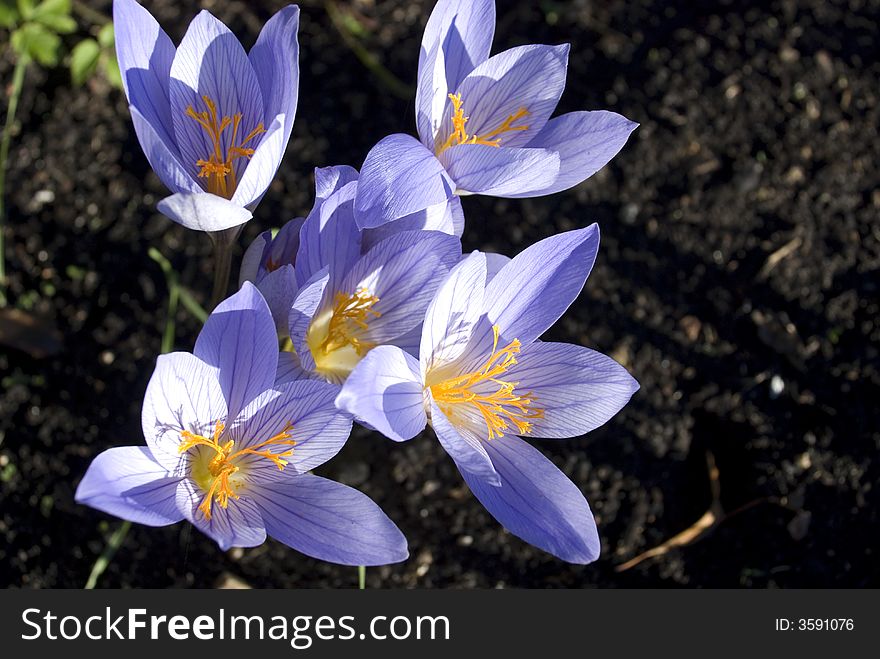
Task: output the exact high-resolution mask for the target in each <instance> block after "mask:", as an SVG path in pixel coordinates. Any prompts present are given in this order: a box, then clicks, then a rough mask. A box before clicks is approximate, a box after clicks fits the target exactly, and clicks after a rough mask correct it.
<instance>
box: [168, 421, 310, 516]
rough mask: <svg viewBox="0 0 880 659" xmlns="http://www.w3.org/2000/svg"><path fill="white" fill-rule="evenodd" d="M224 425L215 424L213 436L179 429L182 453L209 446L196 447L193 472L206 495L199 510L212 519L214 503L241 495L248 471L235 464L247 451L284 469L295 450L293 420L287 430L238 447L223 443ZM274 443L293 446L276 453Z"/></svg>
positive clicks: (221, 503)
mask: <svg viewBox="0 0 880 659" xmlns="http://www.w3.org/2000/svg"><path fill="white" fill-rule="evenodd" d="M224 428H225V426H224V425H223V424H222V423H220V422H219V421H218V422H217V424H216V425H215V426H214V434H213V435H212V436H211V437H205V436H203V435H196V434H195V433H192V432H190V431H189V430H184V431H182V432H181V433H180V438H181V440H182V441H181V442H180V446H179V447H178V449H177V450H178V452H179V453H185V452H186V451H189V450H190V449H192V448H196V447H206V448H207V449H208V450H207V451H201V450H199V451H197V452H195V453H194V454H193V455H192V461H191V470H190V476H191V478H192V480H193V481H195V483H196V485H198V486H199V487H200V488H201V489H202V490H203V491H204V492H205V498H204V500H203V501H202V503H201V505H199V510H201V511H202V514H203V515H204V516H205V519H211V504H212V503H213V502H217V504H219V505H220V507H221V508H226V506H228V505H229V497H232V498H233V499H238V492H236V490H237V489H240V488H241V487H242V486H243V485H244V481H245V474H244V473H243V471H242V466H244V465H239V464H235V463H236V462H237V461H238V460H239V459H240V458H242V457H244V456H246V455H255V456H258V457H260V458H265V459H266V460H271V461H272V462H273V463H274V464H275V466H276V467H278V469H280V470H282V471H283V470H284V467H285V465H287V460H285V459H284V458H288V457H290V456H291V455H292V454H293V446H295V445H296V442H295V441H294V440H292V439H290V437H291V433H290V431H291V430H292V429H293V424H292V423H290V422H288V423H287V424H286V425H285V426H284V430H282V431H281V432H280V433H278V434H277V435H275V436H274V437H271V438H269V439H267V440H266V441H264V442H260V443H259V444H256V445H255V446H249V447H247V448H243V449H238V450H237V451H236V450H234V449H235V441H233V440H231V439H230V440H229V441H228V442H224V443H223V444H221V443H220V436H221V435H222V434H223V429H224ZM274 446H290V447H291V448H289V449H287V450H285V451H282V452H280V453H273V452H272V450H271V448H269V447H274Z"/></svg>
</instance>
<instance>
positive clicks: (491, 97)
mask: <svg viewBox="0 0 880 659" xmlns="http://www.w3.org/2000/svg"><path fill="white" fill-rule="evenodd" d="M494 31H495V3H494V0H439V1H438V2H437V5H436V6H435V8H434V11H433V12H432V13H431V17H430V18H429V19H428V23H427V25H426V26H425V33H424V36H423V38H422V48H421V54H420V56H419V73H418V86H417V92H416V123H417V128H418V135H419V139H418V140H417V139H415V138H413V137H410V136H409V135H403V134H395V135H391V136H389V137H386V138H385V139H383V140H382V141H380V142H379V143H378V144H377V145H376V146H375V147H373V149H372V150H371V151H370V153H369V154H368V155H367V158H366V160H365V162H364V165H363V168H362V169H361V186H360V189H359V190H358V198H357V203H356V206H357V211H358V222H359V223H360V224H361V226H362V227H371V226H376V224H375V223H376V222H379V223H384V222H389V221H391V220H395V219H397V218H400V217H403V216H405V215H408V214H410V213H413V212H415V211H417V210H421V209H423V208H425V207H426V206H429V205H433V204H437V203H440V202H442V201H443V200H445V199H448V198H449V197H450V196H451V195H453V194H459V195H461V194H484V195H492V196H496V197H537V196H540V195H546V194H551V193H553V192H559V191H561V190H566V189H568V188H570V187H572V186H574V185H576V184H578V183H580V182H581V181H583V180H584V179H586V178H587V177H589V176H592V175H593V174H594V173H595V172H596V171H598V170H599V169H601V168H602V167H603V166H605V164H606V163H607V162H608V161H609V160H611V158H613V157H614V156H615V154H617V152H618V151H620V149H621V148H622V147H623V145H624V143H625V142H626V140H627V138H628V136H629V134H630V133H631V132H632V131H633V130H634V129H635V128H636V126H637V124H635V123H633V122H632V121H629V120H628V119H626V118H625V117H622V116H620V115H619V114H615V113H614V112H607V111H602V110H600V111H594V112H571V113H568V114H564V115H561V116H559V117H556V118H553V119H551V118H550V115H551V114H553V111H554V110H555V109H556V105H557V103H558V101H559V98H560V96H561V95H562V91H563V89H564V87H565V77H566V69H567V67H568V51H569V46H568V45H567V44H566V45H561V46H543V45H527V46H519V47H516V48H511V49H510V50H506V51H504V52H502V53H499V54H497V55H494V56H492V57H489V51H490V48H491V46H492V37H493V34H494Z"/></svg>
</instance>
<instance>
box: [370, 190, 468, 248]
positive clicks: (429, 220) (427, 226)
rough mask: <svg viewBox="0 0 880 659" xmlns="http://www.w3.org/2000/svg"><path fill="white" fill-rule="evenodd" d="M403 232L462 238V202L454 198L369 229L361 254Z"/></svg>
mask: <svg viewBox="0 0 880 659" xmlns="http://www.w3.org/2000/svg"><path fill="white" fill-rule="evenodd" d="M402 231H439V232H441V233H448V234H449V235H450V236H456V237H458V238H461V234H462V233H464V211H463V210H462V208H461V200H460V199H459V198H458V197H452V199H450V200H448V201H444V202H442V203H439V204H435V205H434V206H431V207H429V208H426V209H425V210H422V211H418V212H417V213H413V214H412V215H407V216H406V217H401V218H400V219H399V220H394V221H393V222H388V223H387V224H383V225H382V226H378V227H376V228H375V229H367V230H366V231H364V232H363V233H362V239H361V252H367V251H368V250H369V249H371V248H372V247H373V246H374V245H376V243H378V242H381V241H382V240H385V239H386V238H390V237H391V236H393V235H394V234H395V233H400V232H402Z"/></svg>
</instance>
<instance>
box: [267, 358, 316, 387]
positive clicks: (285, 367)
mask: <svg viewBox="0 0 880 659" xmlns="http://www.w3.org/2000/svg"><path fill="white" fill-rule="evenodd" d="M310 378H311V374H309V373H306V372H305V371H304V370H303V368H302V366H300V363H299V357H297V356H296V355H295V354H293V353H292V352H287V351H282V352H280V353H278V370H277V371H276V372H275V384H274V385H273V387H274V388H275V389H277V388H278V387H280V386H281V385H282V384H287V383H288V382H296V381H297V380H308V379H310Z"/></svg>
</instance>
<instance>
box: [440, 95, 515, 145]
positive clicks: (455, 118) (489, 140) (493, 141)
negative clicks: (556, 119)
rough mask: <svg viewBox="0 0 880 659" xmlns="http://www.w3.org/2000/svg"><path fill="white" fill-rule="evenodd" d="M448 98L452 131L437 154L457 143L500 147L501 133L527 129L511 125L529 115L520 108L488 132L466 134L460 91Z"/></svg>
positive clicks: (466, 119) (466, 120) (466, 118)
mask: <svg viewBox="0 0 880 659" xmlns="http://www.w3.org/2000/svg"><path fill="white" fill-rule="evenodd" d="M449 100H450V101H452V132H451V133H450V134H449V137H447V138H446V141H445V142H444V143H443V144H441V145H440V146H439V147H437V149H436V154H437V155H438V156H439V155H440V154H441V153H443V152H444V151H446V150H447V149H450V148H452V147H454V146H458V145H459V144H482V145H483V146H494V147H500V146H501V135H504V134H505V133H510V132H518V131H523V130H528V129H529V127H528V126H514V125H513V124H514V122H516V121H519V120H520V119H524V118H525V117H527V116H528V115H529V111H528V110H526V109H525V108H520V109H519V110H517V111H516V112H515V113H514V114H512V115H510V116H509V117H507V119H505V120H504V121H502V122H501V125H500V126H498V127H497V128H495V129H493V130H490V131H489V132H488V133H483V134H482V135H468V134H467V130H466V129H465V125H466V124H467V122H468V120H469V119H470V117H466V116H464V101H463V100H462V98H461V93H460V92H459V93H458V94H449Z"/></svg>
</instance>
